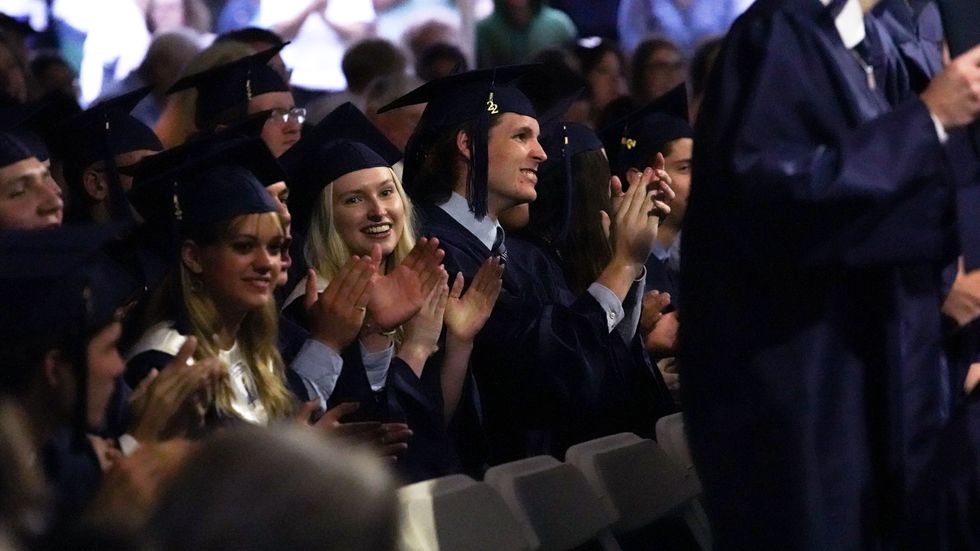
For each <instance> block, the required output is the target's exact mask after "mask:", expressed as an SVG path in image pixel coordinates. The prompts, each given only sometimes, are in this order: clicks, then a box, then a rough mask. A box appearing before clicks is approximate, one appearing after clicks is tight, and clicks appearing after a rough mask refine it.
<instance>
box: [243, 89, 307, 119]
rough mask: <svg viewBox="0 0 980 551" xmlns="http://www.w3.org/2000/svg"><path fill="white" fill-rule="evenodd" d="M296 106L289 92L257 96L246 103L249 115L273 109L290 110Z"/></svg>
mask: <svg viewBox="0 0 980 551" xmlns="http://www.w3.org/2000/svg"><path fill="white" fill-rule="evenodd" d="M295 105H296V102H295V101H294V100H293V95H292V94H290V93H289V92H269V93H267V94H259V95H257V96H255V97H253V98H252V100H251V101H249V102H248V112H249V114H252V113H258V112H259V111H265V110H266V109H273V108H280V107H281V108H292V107H294V106H295Z"/></svg>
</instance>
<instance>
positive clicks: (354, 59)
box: [307, 38, 408, 123]
mask: <svg viewBox="0 0 980 551" xmlns="http://www.w3.org/2000/svg"><path fill="white" fill-rule="evenodd" d="M407 66H408V60H406V59H405V54H403V53H402V51H401V50H399V49H398V47H397V46H395V45H394V44H392V43H391V42H388V41H387V40H385V39H383V38H366V39H364V40H361V41H360V42H357V43H356V44H353V45H351V47H350V48H348V49H347V51H346V52H344V57H343V58H342V59H341V60H340V68H341V70H342V71H343V72H344V78H345V79H347V88H346V89H344V90H341V91H339V92H337V93H335V94H329V95H326V96H323V97H321V98H319V99H316V100H314V101H312V102H310V103H309V105H307V110H308V111H309V113H310V120H311V121H313V122H314V123H317V122H320V121H321V120H323V118H324V117H326V116H327V115H329V114H330V113H332V112H333V110H334V109H336V108H338V107H340V106H341V105H343V104H344V103H347V102H350V103H353V104H354V105H355V106H356V107H357V108H358V109H360V110H361V111H364V110H365V106H364V94H365V93H366V92H367V88H368V85H369V84H371V82H373V81H374V80H375V79H378V78H381V77H384V76H387V75H401V74H404V73H405V68H406V67H407Z"/></svg>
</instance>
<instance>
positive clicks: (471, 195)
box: [378, 65, 540, 218]
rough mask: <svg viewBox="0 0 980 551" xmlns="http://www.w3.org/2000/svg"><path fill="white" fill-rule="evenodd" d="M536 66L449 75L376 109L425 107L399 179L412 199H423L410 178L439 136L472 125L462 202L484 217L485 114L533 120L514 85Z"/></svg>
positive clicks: (420, 189) (531, 108)
mask: <svg viewBox="0 0 980 551" xmlns="http://www.w3.org/2000/svg"><path fill="white" fill-rule="evenodd" d="M539 67H540V65H510V66H505V67H497V68H493V69H480V70H475V71H467V72H465V73H459V74H456V75H450V76H447V77H443V78H439V79H435V80H431V81H429V82H426V83H425V84H423V85H421V86H419V87H418V88H416V89H415V90H412V91H411V92H409V93H407V94H405V95H404V96H402V97H400V98H398V99H396V100H395V101H393V102H391V103H389V104H388V105H386V106H384V107H382V108H381V109H379V110H378V113H384V112H385V111H390V110H392V109H397V108H399V107H405V106H407V105H415V104H418V103H428V105H427V106H426V108H425V111H424V112H423V113H422V118H421V119H420V120H419V123H418V126H416V128H415V132H414V133H413V134H412V137H411V138H410V139H409V141H408V145H407V147H406V149H405V168H404V172H403V180H404V184H405V186H406V188H407V189H409V190H410V191H411V192H414V193H413V194H414V195H417V196H425V195H426V191H427V190H425V189H424V187H425V186H426V182H416V181H415V179H416V178H415V175H416V173H417V172H418V169H419V167H421V165H422V163H423V161H424V160H425V157H426V155H427V149H428V148H429V147H430V146H431V145H432V144H433V143H434V142H435V141H436V140H437V139H439V137H440V135H441V134H443V133H444V132H446V131H448V130H452V129H455V128H459V127H461V126H462V125H464V124H466V123H470V122H472V123H475V127H474V131H473V133H472V135H471V137H470V150H471V151H472V155H470V170H469V175H468V178H467V186H466V187H467V200H468V202H469V206H470V210H471V211H473V213H474V214H475V215H476V216H477V217H478V218H482V217H483V216H485V215H486V213H487V187H486V186H487V164H488V159H487V155H488V150H487V140H488V138H487V133H488V131H489V128H490V115H497V114H502V113H517V114H520V115H526V116H528V117H534V118H537V117H538V110H537V109H536V107H535V105H534V103H533V102H532V100H531V98H530V97H528V95H527V94H526V93H525V91H524V90H523V89H522V87H521V86H520V85H519V83H515V82H514V81H515V80H516V79H517V78H518V77H520V76H522V75H525V74H527V73H528V72H529V71H531V70H533V69H536V68H539ZM538 107H539V108H540V106H538Z"/></svg>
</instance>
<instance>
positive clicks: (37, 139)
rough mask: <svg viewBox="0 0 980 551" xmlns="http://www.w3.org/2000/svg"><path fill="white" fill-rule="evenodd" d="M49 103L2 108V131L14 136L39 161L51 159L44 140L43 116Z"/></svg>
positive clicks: (13, 105) (0, 119)
mask: <svg viewBox="0 0 980 551" xmlns="http://www.w3.org/2000/svg"><path fill="white" fill-rule="evenodd" d="M48 105H49V104H48V102H45V101H40V102H34V103H29V104H12V105H5V106H3V107H0V130H3V131H6V132H10V133H12V134H14V135H15V136H16V137H17V138H18V140H20V142H21V143H22V144H24V146H26V147H27V149H28V150H30V151H31V153H33V154H34V156H35V157H37V159H38V160H39V161H46V160H48V159H49V158H50V154H49V153H48V147H47V145H46V144H45V143H44V139H43V137H42V136H43V132H42V131H43V126H44V125H43V123H42V121H43V120H44V117H43V116H42V115H43V114H44V112H45V110H46V108H47V107H48Z"/></svg>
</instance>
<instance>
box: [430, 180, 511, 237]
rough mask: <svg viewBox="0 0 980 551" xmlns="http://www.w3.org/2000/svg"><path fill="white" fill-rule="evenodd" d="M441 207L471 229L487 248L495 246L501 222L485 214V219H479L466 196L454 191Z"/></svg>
mask: <svg viewBox="0 0 980 551" xmlns="http://www.w3.org/2000/svg"><path fill="white" fill-rule="evenodd" d="M439 208H441V209H442V210H444V211H445V212H446V214H448V215H449V216H452V218H453V220H455V221H457V222H459V224H460V225H461V226H463V227H464V228H466V229H467V230H469V232H470V233H472V234H473V235H474V236H475V237H476V238H477V239H479V240H480V242H481V243H483V244H484V245H486V246H487V249H492V248H493V242H494V240H496V239H497V228H499V227H500V224H499V223H498V222H497V221H495V220H491V219H490V217H489V216H484V217H483V220H477V219H476V215H474V214H473V213H472V212H471V211H470V205H469V203H467V202H466V198H465V197H463V196H462V195H460V194H458V193H456V192H455V191H454V192H453V194H452V195H450V196H449V200H448V201H446V202H445V203H443V204H441V205H439Z"/></svg>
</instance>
